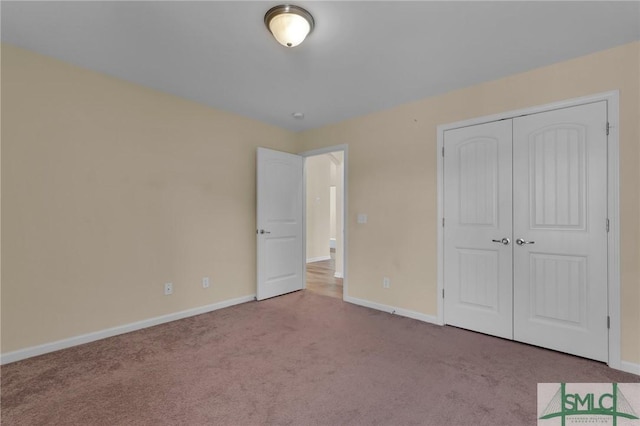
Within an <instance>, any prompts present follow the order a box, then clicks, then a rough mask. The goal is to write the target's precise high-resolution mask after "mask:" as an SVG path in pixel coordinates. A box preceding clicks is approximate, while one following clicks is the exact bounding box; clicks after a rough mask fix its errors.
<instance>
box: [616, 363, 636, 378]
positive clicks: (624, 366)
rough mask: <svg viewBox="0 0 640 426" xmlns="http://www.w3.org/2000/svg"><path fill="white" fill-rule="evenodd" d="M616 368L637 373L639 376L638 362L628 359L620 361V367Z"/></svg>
mask: <svg viewBox="0 0 640 426" xmlns="http://www.w3.org/2000/svg"><path fill="white" fill-rule="evenodd" d="M618 370H622V371H626V372H627V373H632V374H637V375H638V376H640V364H636V363H634V362H629V361H620V368H618Z"/></svg>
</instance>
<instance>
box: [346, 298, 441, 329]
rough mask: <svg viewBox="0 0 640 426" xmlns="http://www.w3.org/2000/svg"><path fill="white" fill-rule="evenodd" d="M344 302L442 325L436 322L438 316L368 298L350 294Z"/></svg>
mask: <svg viewBox="0 0 640 426" xmlns="http://www.w3.org/2000/svg"><path fill="white" fill-rule="evenodd" d="M344 301H345V302H349V303H353V304H354V305H360V306H364V307H365V308H371V309H376V310H378V311H383V312H388V313H390V314H395V315H400V316H402V317H407V318H413V319H416V320H418V321H424V322H428V323H430V324H436V325H442V324H440V323H438V318H437V317H435V316H432V315H426V314H421V313H420V312H416V311H411V310H409V309H403V308H396V307H394V306H389V305H383V304H381V303H376V302H371V301H369V300H364V299H358V298H355V297H351V296H345V297H344Z"/></svg>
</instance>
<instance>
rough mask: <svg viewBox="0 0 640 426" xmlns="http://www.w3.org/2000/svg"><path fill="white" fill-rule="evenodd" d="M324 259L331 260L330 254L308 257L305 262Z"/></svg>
mask: <svg viewBox="0 0 640 426" xmlns="http://www.w3.org/2000/svg"><path fill="white" fill-rule="evenodd" d="M325 260H331V256H318V257H310V258H308V259H307V263H313V262H322V261H325Z"/></svg>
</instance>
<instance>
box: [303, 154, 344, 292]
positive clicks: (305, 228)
mask: <svg viewBox="0 0 640 426" xmlns="http://www.w3.org/2000/svg"><path fill="white" fill-rule="evenodd" d="M336 151H342V164H343V167H342V228H343V234H342V279H343V281H342V300H347V297H348V294H349V292H348V289H349V285H348V279H347V277H348V274H347V265H348V264H349V263H348V261H347V252H348V250H347V247H349V245H348V242H349V239H348V228H349V225H348V221H347V218H348V217H349V214H348V212H349V209H348V207H349V204H348V201H349V196H348V189H349V180H348V177H349V145H347V144H342V145H333V146H328V147H325V148H320V149H313V150H311V151H305V152H301V153H299V154H298V155H301V156H303V157H312V156H314V155H322V154H328V153H331V152H336ZM304 179H305V185H303V187H306V186H307V185H306V179H307V175H306V167H305V174H304ZM305 189H306V188H305ZM304 199H305V200H306V192H305V195H304ZM303 209H304V210H303V214H304V221H305V223H304V225H303V228H302V229H303V235H304V243H303V244H304V250H305V255H304V257H306V239H307V223H306V220H307V212H306V202H303ZM306 275H307V274H306V264H305V288H306Z"/></svg>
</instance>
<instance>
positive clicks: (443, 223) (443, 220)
mask: <svg viewBox="0 0 640 426" xmlns="http://www.w3.org/2000/svg"><path fill="white" fill-rule="evenodd" d="M442 227H443V228H444V217H443V218H442Z"/></svg>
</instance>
